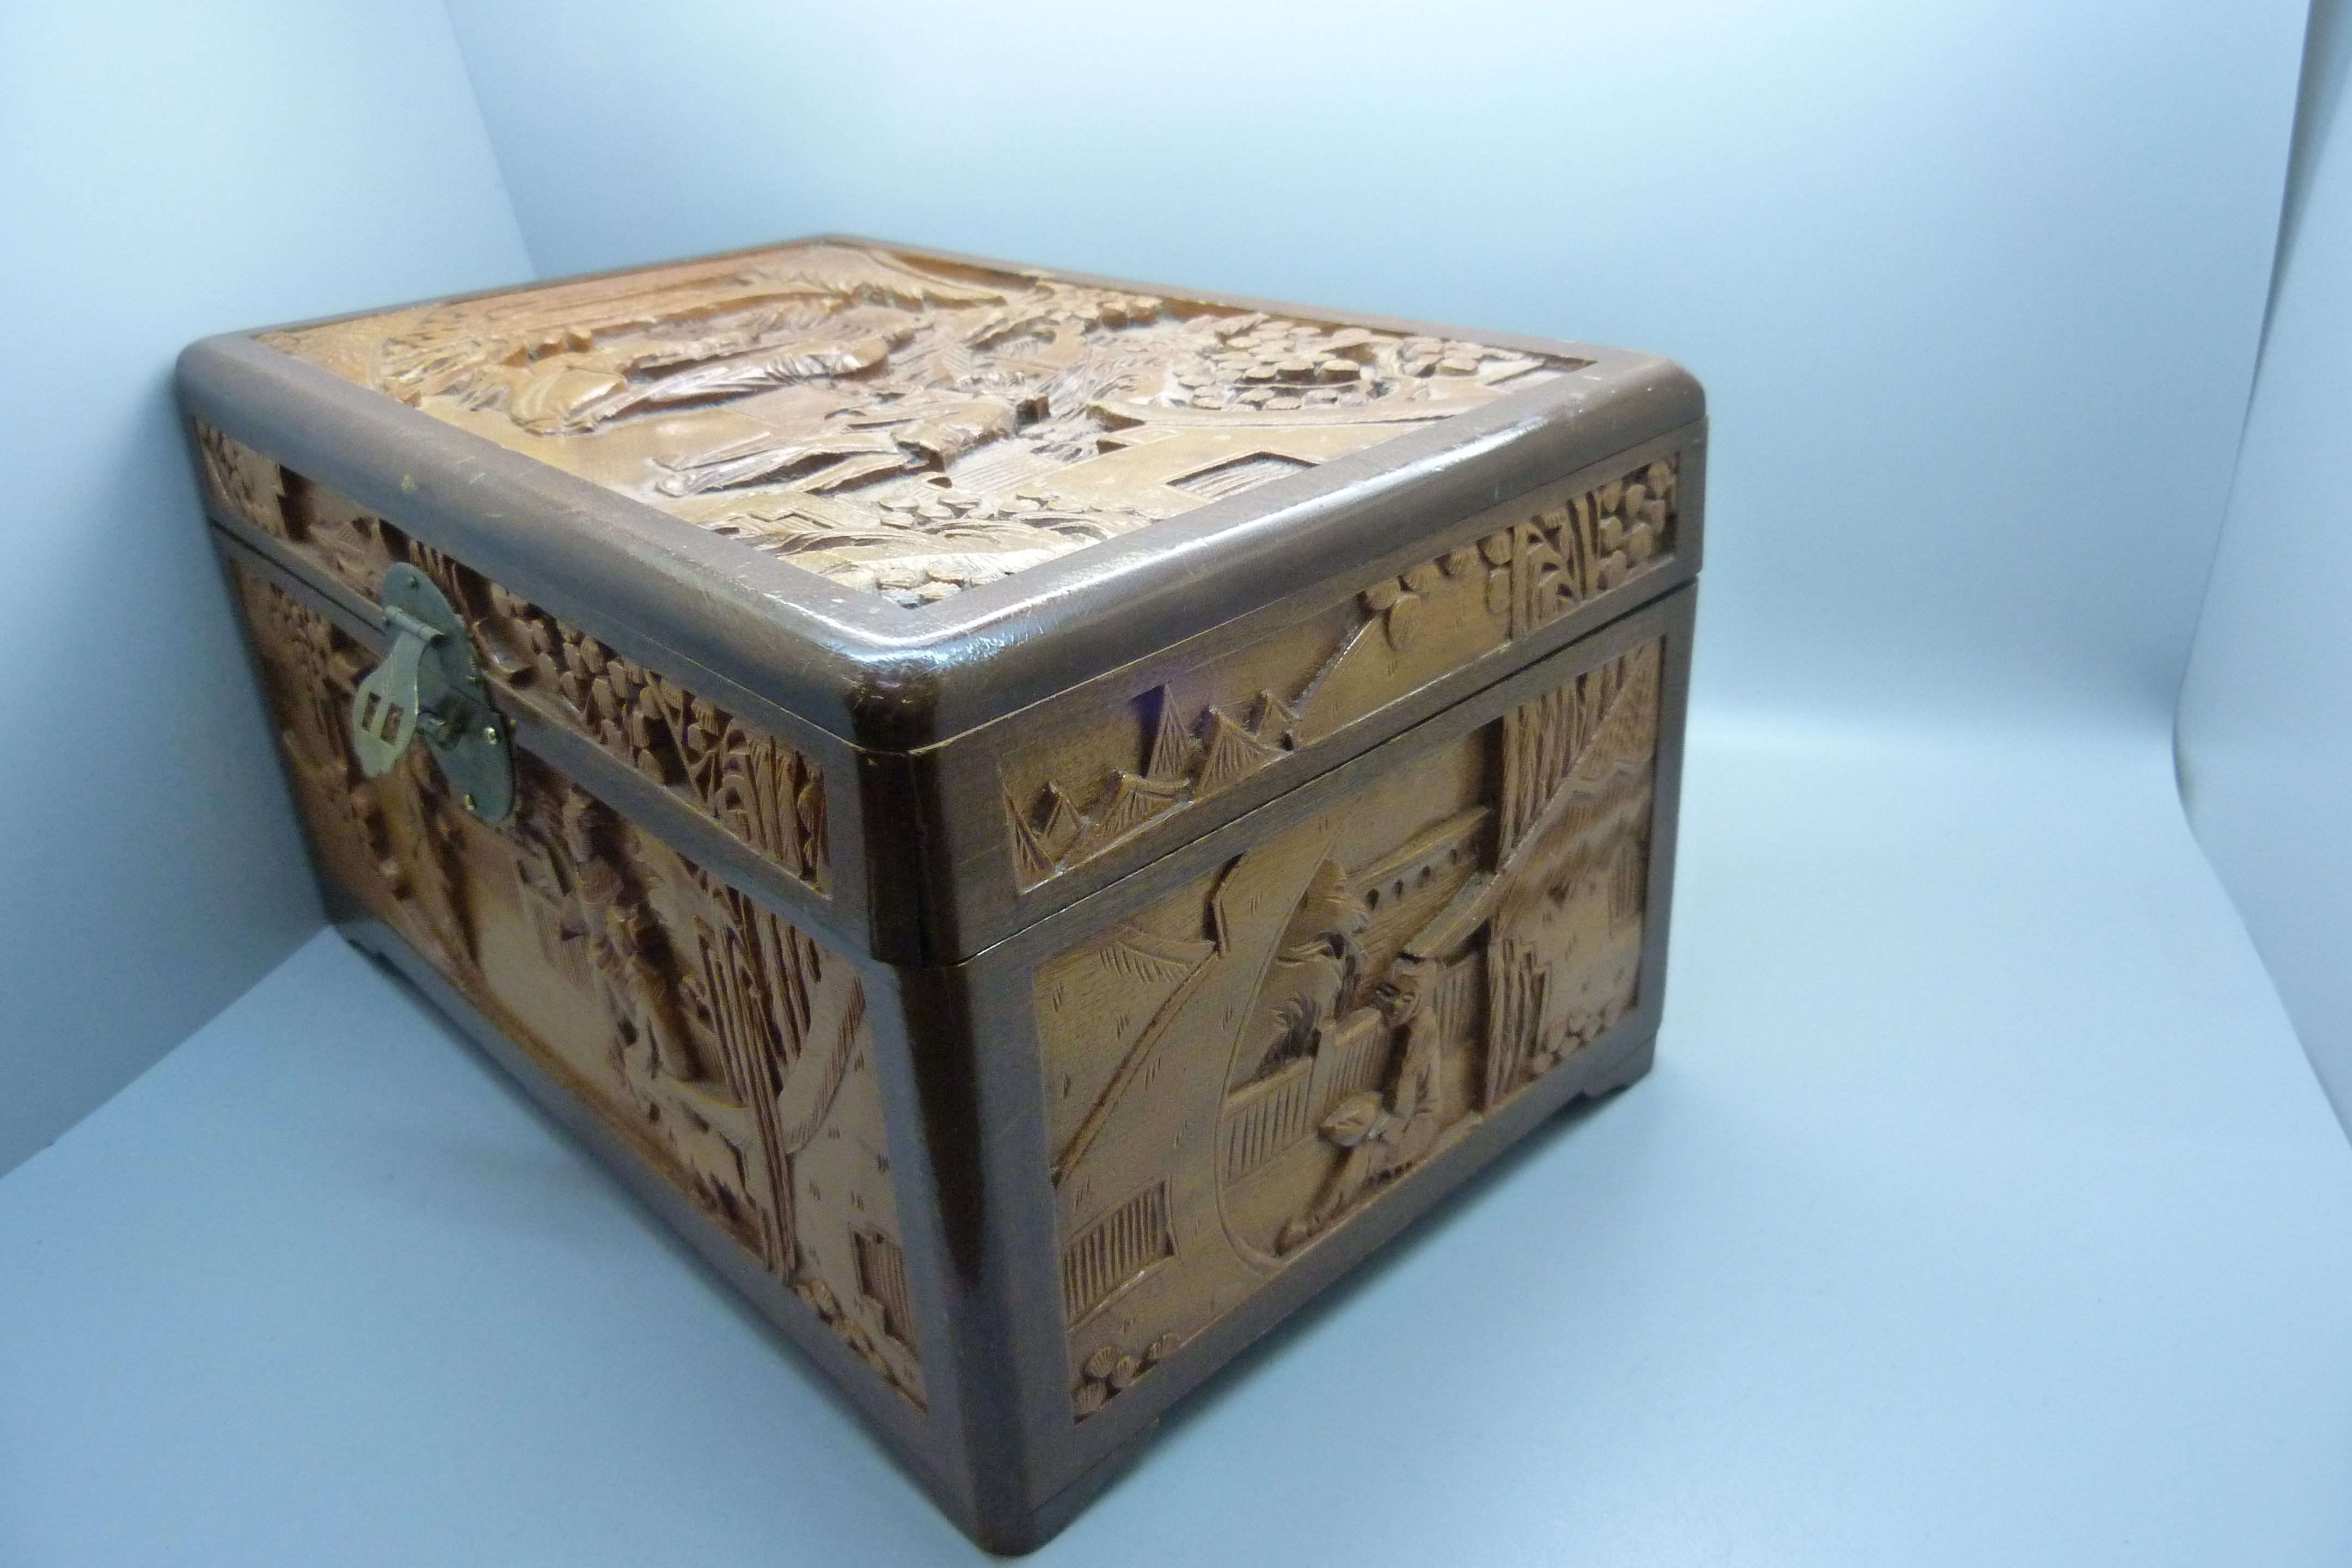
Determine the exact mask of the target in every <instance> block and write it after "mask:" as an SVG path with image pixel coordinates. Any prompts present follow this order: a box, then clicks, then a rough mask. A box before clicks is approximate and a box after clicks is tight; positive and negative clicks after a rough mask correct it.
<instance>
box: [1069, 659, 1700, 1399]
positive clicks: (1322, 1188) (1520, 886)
mask: <svg viewBox="0 0 2352 1568" xmlns="http://www.w3.org/2000/svg"><path fill="white" fill-rule="evenodd" d="M1662 653H1663V645H1662V644H1661V643H1658V642H1652V643H1649V644H1646V645H1644V646H1643V647H1639V648H1636V649H1635V650H1633V652H1630V653H1627V654H1625V655H1623V656H1622V657H1620V658H1616V659H1613V660H1612V661H1611V662H1609V663H1607V664H1605V665H1603V666H1601V668H1597V669H1594V670H1592V671H1591V672H1589V673H1587V674H1585V675H1582V676H1580V677H1578V678H1576V679H1573V680H1571V681H1570V682H1569V683H1567V684H1566V685H1564V686H1562V687H1560V688H1559V689H1557V690H1554V691H1552V692H1550V693H1549V694H1548V695H1546V696H1544V697H1541V698H1539V699H1538V700H1534V701H1530V702H1528V703H1526V704H1524V705H1522V706H1521V707H1519V708H1517V709H1516V710H1512V711H1511V712H1509V713H1507V714H1506V715H1505V716H1504V717H1502V718H1501V719H1499V720H1497V721H1495V722H1494V723H1492V724H1490V725H1488V726H1486V728H1484V729H1482V730H1480V731H1475V732H1473V733H1472V734H1470V735H1467V736H1465V737H1464V738H1463V739H1462V740H1461V741H1459V742H1454V743H1453V744H1451V745H1447V746H1444V747H1441V748H1439V749H1437V750H1435V751H1433V752H1427V753H1424V754H1423V756H1422V757H1421V758H1420V760H1418V761H1416V762H1413V763H1408V764H1404V765H1402V766H1400V767H1398V768H1396V769H1395V770H1393V771H1391V772H1390V773H1386V774H1384V775H1383V776H1381V777H1380V778H1378V779H1376V780H1374V781H1373V782H1371V783H1370V784H1365V785H1363V786H1362V787H1360V788H1359V789H1358V790H1356V791H1355V792H1354V793H1352V794H1351V795H1348V796H1347V797H1345V798H1344V799H1343V800H1342V801H1340V802H1339V804H1337V805H1334V806H1332V807H1331V808H1330V809H1328V810H1327V811H1325V812H1324V813H1323V814H1322V815H1320V816H1315V817H1312V818H1309V819H1307V820H1306V821H1304V822H1300V823H1297V824H1296V825H1294V826H1290V827H1287V828H1286V829H1284V830H1283V831H1281V832H1279V833H1277V834H1276V835H1275V836H1274V837H1271V838H1269V839H1267V840H1266V841H1265V842H1264V843H1262V844H1259V845H1258V846H1256V847H1254V848H1252V849H1250V850H1249V851H1247V852H1246V853H1244V854H1243V855H1241V856H1239V857H1238V858H1234V860H1232V861H1230V862H1228V863H1226V864H1225V865H1223V867H1221V868H1218V869H1217V870H1216V871H1215V872H1214V873H1213V874H1212V875H1210V876H1207V877H1205V878H1203V879H1201V880H1199V881H1197V882H1195V883H1193V884H1192V885H1191V886H1189V887H1186V888H1184V889H1181V890H1179V891H1177V892H1175V893H1173V894H1171V895H1170V896H1168V897H1167V898H1165V899H1163V900H1160V902H1158V903H1156V904H1154V905H1151V906H1150V907H1149V908H1147V909H1145V910H1143V911H1141V912H1140V913H1138V914H1136V915H1133V916H1131V917H1129V919H1127V920H1125V921H1121V922H1120V923H1118V925H1116V926H1114V927H1113V928H1112V929H1110V930H1109V931H1105V932H1103V933H1102V934H1100V935H1098V936H1097V937H1094V938H1092V939H1090V940H1088V941H1087V942H1085V943H1083V944H1081V945H1080V946H1078V947H1076V948H1073V949H1071V950H1070V951H1068V952H1064V953H1062V954H1060V955H1059V956H1057V957H1055V958H1054V959H1053V960H1051V961H1049V962H1048V963H1045V965H1043V966H1042V967H1041V968H1040V970H1039V973H1038V975H1037V980H1036V1005H1037V1016H1038V1026H1039V1031H1040V1035H1041V1047H1042V1052H1043V1065H1044V1069H1045V1088H1046V1099H1047V1105H1048V1116H1049V1121H1050V1133H1051V1138H1052V1146H1053V1149H1054V1166H1053V1180H1054V1186H1055V1196H1056V1203H1057V1208H1058V1217H1059V1223H1060V1236H1061V1239H1062V1246H1063V1261H1062V1290H1063V1300H1064V1308H1065V1310H1066V1315H1067V1317H1068V1320H1069V1349H1070V1366H1071V1373H1072V1379H1073V1398H1074V1400H1075V1407H1076V1414H1077V1415H1079V1416H1080V1417H1081V1418H1083V1417H1085V1416H1087V1415H1091V1414H1092V1413H1093V1412H1095V1411H1096V1410H1098V1409H1100V1408H1102V1406H1103V1405H1104V1404H1105V1403H1106V1402H1107V1401H1108V1400H1109V1399H1112V1398H1114V1397H1116V1396H1117V1395H1118V1394H1119V1393H1120V1392H1121V1391H1123V1390H1124V1389H1126V1388H1127V1387H1129V1385H1131V1384H1133V1383H1134V1381H1135V1380H1136V1379H1137V1378H1138V1377H1139V1376H1145V1375H1149V1373H1150V1368H1151V1367H1152V1366H1153V1365H1154V1364H1155V1363H1157V1362H1159V1361H1160V1360H1161V1359H1162V1358H1164V1357H1165V1356H1167V1355H1168V1354H1169V1353H1170V1352H1172V1351H1173V1350H1174V1349H1175V1348H1176V1347H1178V1346H1180V1345H1181V1344H1182V1343H1183V1342H1185V1341H1186V1340H1188V1339H1190V1338H1191V1337H1192V1335H1194V1334H1196V1333H1198V1332H1199V1331H1201V1330H1202V1328H1204V1327H1206V1326H1207V1325H1208V1324H1209V1323H1211V1322H1213V1321H1215V1320H1216V1319H1217V1318H1219V1317H1220V1316H1222V1315H1223V1314H1224V1313H1225V1312H1227V1311H1230V1310H1232V1309H1233V1308H1234V1306H1235V1305H1236V1304H1238V1303H1239V1302H1241V1301H1242V1300H1244V1299H1245V1298H1247V1297H1248V1296H1249V1295H1250V1294H1251V1293H1252V1292H1254V1291H1255V1290H1256V1289H1258V1288H1259V1287H1260V1286H1261V1285H1263V1284H1264V1283H1265V1281H1266V1280H1267V1279H1271V1278H1272V1277H1273V1276H1274V1275H1276V1274H1277V1273H1279V1272H1280V1271H1281V1270H1282V1269H1284V1268H1286V1267H1287V1266H1288V1265H1289V1264H1290V1263H1291V1262H1292V1261H1293V1260H1294V1259H1296V1258H1298V1257H1300V1256H1301V1255H1302V1254H1304V1253H1305V1252H1307V1250H1309V1249H1311V1248H1312V1247H1315V1246H1316V1245H1317V1243H1318V1241H1319V1240H1320V1239H1321V1238H1323V1237H1327V1236H1328V1235H1330V1234H1332V1232H1333V1231H1334V1230H1335V1229H1337V1228H1338V1227H1339V1226H1345V1225H1346V1224H1347V1223H1348V1221H1349V1217H1350V1216H1351V1215H1356V1214H1358V1213H1360V1211H1361V1210H1362V1209H1363V1208H1364V1207H1365V1205H1369V1204H1371V1203H1375V1202H1377V1201H1378V1200H1379V1198H1380V1196H1381V1194H1382V1193H1383V1192H1384V1191H1385V1190H1387V1189H1388V1188H1389V1187H1390V1186H1391V1184H1394V1183H1395V1182H1396V1181H1397V1180H1398V1179H1399V1178H1401V1177H1402V1176H1404V1175H1406V1174H1408V1173H1411V1172H1412V1170H1414V1169H1415V1168H1416V1167H1418V1166H1420V1165H1421V1164H1423V1163H1425V1162H1426V1161H1428V1160H1429V1159H1430V1158H1431V1157H1432V1156H1433V1155H1434V1154H1436V1153H1437V1152H1440V1151H1442V1150H1444V1149H1445V1148H1446V1147H1448V1146H1449V1145H1450V1144H1451V1143H1452V1142H1454V1141H1455V1140H1457V1139H1459V1138H1460V1137H1461V1136H1462V1135H1463V1134H1464V1133H1465V1132H1466V1131H1469V1130H1470V1129H1471V1128H1472V1127H1474V1126H1475V1125H1476V1124H1477V1123H1478V1121H1480V1119H1481V1118H1482V1117H1484V1116H1486V1115H1487V1114H1488V1113H1490V1112H1492V1111H1493V1110H1495V1109H1496V1108H1497V1107H1499V1106H1501V1105H1502V1104H1504V1103H1505V1102H1507V1100H1510V1099H1511V1098H1512V1097H1513V1096H1514V1095H1517V1094H1518V1093H1520V1092H1521V1091H1523V1090H1524V1089H1526V1088H1527V1087H1528V1085H1529V1084H1531V1083H1533V1082H1534V1081H1535V1080H1536V1079H1538V1078H1540V1077H1541V1076H1542V1075H1543V1074H1545V1073H1546V1072H1549V1071H1550V1070H1551V1069H1553V1068H1556V1067H1558V1066H1559V1064H1560V1063H1561V1062H1562V1061H1563V1060H1564V1059H1566V1058H1570V1057H1572V1056H1573V1055H1574V1054H1575V1053H1576V1052H1578V1051H1579V1050H1580V1049H1582V1048H1583V1047H1586V1046H1587V1045H1589V1044H1590V1043H1591V1042H1592V1041H1593V1040H1595V1039H1597V1038H1598V1037H1600V1036H1601V1033H1602V1032H1603V1031H1605V1030H1606V1029H1607V1028H1608V1027H1609V1026H1611V1025H1612V1024H1613V1023H1614V1022H1615V1021H1616V1020H1617V1019H1619V1018H1620V1017H1622V1016H1623V1015H1624V1014H1625V1013H1626V1011H1627V1010H1628V1009H1630V1008H1631V1007H1632V1006H1633V1005H1634V1003H1635V1001H1636V991H1637V984H1638V977H1639V974H1640V968H1641V958H1642V951H1643V927H1644V913H1645V910H1646V906H1647V901H1648V900H1647V893H1648V889H1647V886H1646V872H1647V867H1648V864H1649V840H1650V827H1651V810H1652V801H1653V790H1654V772H1655V760H1656V752H1657V741H1658V721H1659V711H1660V710H1659V703H1660V695H1661V680H1662V668H1661V660H1662Z"/></svg>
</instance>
